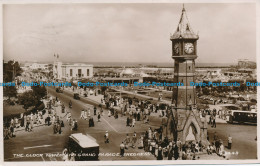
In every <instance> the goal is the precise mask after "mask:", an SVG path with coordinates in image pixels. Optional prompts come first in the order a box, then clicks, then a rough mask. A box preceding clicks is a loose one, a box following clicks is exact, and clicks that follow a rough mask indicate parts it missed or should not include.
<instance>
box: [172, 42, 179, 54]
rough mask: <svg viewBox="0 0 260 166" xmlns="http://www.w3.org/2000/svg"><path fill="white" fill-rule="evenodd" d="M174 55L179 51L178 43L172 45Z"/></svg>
mask: <svg viewBox="0 0 260 166" xmlns="http://www.w3.org/2000/svg"><path fill="white" fill-rule="evenodd" d="M173 49H174V53H175V54H179V49H180V47H179V43H176V44H174V48H173Z"/></svg>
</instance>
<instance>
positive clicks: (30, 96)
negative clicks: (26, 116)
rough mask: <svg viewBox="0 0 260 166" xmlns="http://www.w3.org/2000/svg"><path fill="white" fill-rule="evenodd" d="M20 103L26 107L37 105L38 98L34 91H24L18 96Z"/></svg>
mask: <svg viewBox="0 0 260 166" xmlns="http://www.w3.org/2000/svg"><path fill="white" fill-rule="evenodd" d="M18 100H19V103H20V104H21V105H23V106H24V108H25V109H27V108H29V107H31V106H35V105H36V103H37V102H38V100H37V99H36V97H35V95H34V93H33V92H32V91H29V92H24V93H23V94H22V95H21V96H19V97H18Z"/></svg>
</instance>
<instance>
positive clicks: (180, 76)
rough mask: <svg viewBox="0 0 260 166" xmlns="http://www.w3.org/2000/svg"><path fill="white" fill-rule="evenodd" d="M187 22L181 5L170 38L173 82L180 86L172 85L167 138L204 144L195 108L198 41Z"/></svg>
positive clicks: (203, 128) (204, 133) (203, 126)
mask: <svg viewBox="0 0 260 166" xmlns="http://www.w3.org/2000/svg"><path fill="white" fill-rule="evenodd" d="M198 39H199V36H198V35H197V34H195V33H194V32H193V31H192V29H191V26H190V24H189V21H188V17H187V15H186V10H185V8H184V5H183V9H182V13H181V18H180V21H179V23H178V26H177V29H176V31H175V32H174V34H173V35H171V37H170V40H171V41H172V58H173V59H174V79H173V82H174V83H178V82H180V83H182V85H183V86H175V87H173V95H172V110H171V111H172V113H171V115H170V116H168V122H167V123H168V125H167V126H171V127H169V128H168V132H167V133H168V137H171V136H172V137H173V139H174V140H181V141H182V142H186V141H202V142H203V144H207V139H206V138H207V123H206V118H201V117H200V115H199V112H198V110H197V109H196V87H195V86H191V85H190V82H195V59H196V58H197V41H198Z"/></svg>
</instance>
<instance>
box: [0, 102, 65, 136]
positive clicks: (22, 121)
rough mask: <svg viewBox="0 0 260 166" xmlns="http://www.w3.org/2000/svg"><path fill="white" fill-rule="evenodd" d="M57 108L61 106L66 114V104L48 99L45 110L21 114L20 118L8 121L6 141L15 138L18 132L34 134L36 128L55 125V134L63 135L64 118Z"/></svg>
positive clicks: (5, 126) (6, 124) (5, 131)
mask: <svg viewBox="0 0 260 166" xmlns="http://www.w3.org/2000/svg"><path fill="white" fill-rule="evenodd" d="M57 106H61V108H62V112H63V111H64V112H63V113H65V107H64V104H63V103H61V102H60V101H59V99H58V98H57V97H56V98H52V97H50V98H48V99H47V101H46V108H45V109H43V110H36V111H31V112H29V113H21V114H20V116H19V117H17V116H16V117H13V118H11V119H10V120H8V119H6V120H5V123H4V139H9V138H12V137H15V136H16V134H15V132H16V130H19V129H20V130H23V129H22V128H24V130H25V131H26V132H32V131H33V129H34V127H35V126H41V125H43V126H44V125H47V126H50V125H53V133H54V134H56V133H59V134H61V132H62V130H61V128H62V127H64V122H63V120H62V117H60V116H59V115H58V114H57V112H56V108H55V107H57Z"/></svg>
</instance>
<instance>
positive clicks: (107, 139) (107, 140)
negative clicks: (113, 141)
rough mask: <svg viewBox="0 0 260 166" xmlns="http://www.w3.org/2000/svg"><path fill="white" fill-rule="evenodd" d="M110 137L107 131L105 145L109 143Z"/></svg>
mask: <svg viewBox="0 0 260 166" xmlns="http://www.w3.org/2000/svg"><path fill="white" fill-rule="evenodd" d="M108 136H109V135H108V131H106V134H105V136H104V138H105V143H106V144H107V143H109V137H108Z"/></svg>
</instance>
